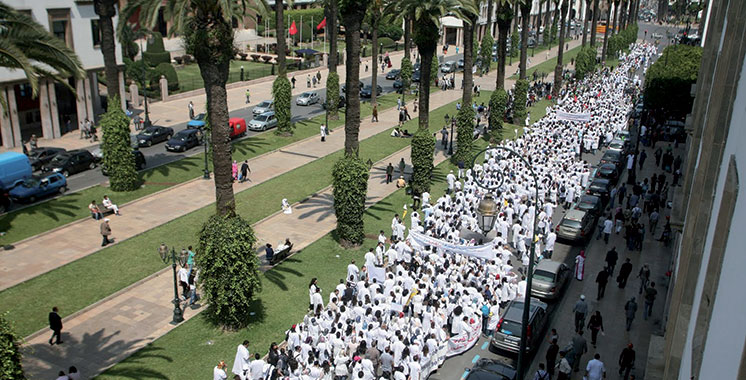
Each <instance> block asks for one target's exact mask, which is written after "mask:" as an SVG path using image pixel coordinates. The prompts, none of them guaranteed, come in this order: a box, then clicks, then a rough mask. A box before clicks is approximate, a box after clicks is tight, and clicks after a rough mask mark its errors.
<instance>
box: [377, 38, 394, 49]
mask: <svg viewBox="0 0 746 380" xmlns="http://www.w3.org/2000/svg"><path fill="white" fill-rule="evenodd" d="M378 43H379V44H380V45H382V46H383V47H384V48H390V47H394V45H396V43H395V42H394V40H392V39H391V38H388V37H380V38H378Z"/></svg>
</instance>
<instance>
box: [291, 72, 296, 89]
mask: <svg viewBox="0 0 746 380" xmlns="http://www.w3.org/2000/svg"><path fill="white" fill-rule="evenodd" d="M290 83H292V84H293V88H295V75H293V78H292V79H290Z"/></svg>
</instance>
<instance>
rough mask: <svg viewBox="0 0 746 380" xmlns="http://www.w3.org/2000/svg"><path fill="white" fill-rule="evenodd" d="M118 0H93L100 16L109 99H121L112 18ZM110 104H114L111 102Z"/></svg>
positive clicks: (99, 25) (99, 22) (115, 12)
mask: <svg viewBox="0 0 746 380" xmlns="http://www.w3.org/2000/svg"><path fill="white" fill-rule="evenodd" d="M117 3H118V2H117V0H93V9H94V11H95V12H96V15H97V16H98V29H99V30H100V31H101V54H103V55H104V75H105V76H106V92H107V93H108V94H109V99H112V98H114V97H115V96H116V97H117V99H119V67H118V66H117V53H116V43H115V40H114V24H113V23H112V22H111V18H112V17H114V16H116V14H117V9H116V4H117ZM109 104H113V103H111V102H109Z"/></svg>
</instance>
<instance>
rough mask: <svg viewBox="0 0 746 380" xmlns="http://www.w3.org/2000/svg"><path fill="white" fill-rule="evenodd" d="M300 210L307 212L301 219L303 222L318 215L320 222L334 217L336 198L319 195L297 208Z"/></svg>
mask: <svg viewBox="0 0 746 380" xmlns="http://www.w3.org/2000/svg"><path fill="white" fill-rule="evenodd" d="M295 208H296V209H298V210H306V211H305V212H303V213H302V214H301V215H300V216H299V218H300V219H301V220H303V219H306V218H310V217H311V216H313V215H318V218H316V221H317V222H320V221H322V220H324V219H326V218H328V217H329V216H331V215H334V197H333V196H332V195H331V194H329V193H325V194H318V195H316V196H314V197H313V198H310V199H308V200H306V201H305V202H303V203H301V204H299V205H298V206H296V207H295Z"/></svg>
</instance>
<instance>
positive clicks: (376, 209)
mask: <svg viewBox="0 0 746 380" xmlns="http://www.w3.org/2000/svg"><path fill="white" fill-rule="evenodd" d="M387 206H391V202H387V201H380V202H378V203H376V204H374V205H373V206H370V207H368V208H367V209H365V215H367V216H370V217H371V218H373V219H375V220H381V217H380V216H379V214H380V213H381V212H388V211H393V209H392V208H391V207H387ZM376 238H378V237H377V236H376Z"/></svg>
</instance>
